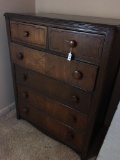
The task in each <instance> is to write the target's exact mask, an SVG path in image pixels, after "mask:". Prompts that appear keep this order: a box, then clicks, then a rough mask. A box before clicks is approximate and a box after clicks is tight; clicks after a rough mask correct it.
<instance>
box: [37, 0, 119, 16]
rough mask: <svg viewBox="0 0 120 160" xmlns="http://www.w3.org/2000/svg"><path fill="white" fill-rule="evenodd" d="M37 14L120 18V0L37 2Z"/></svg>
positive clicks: (46, 0) (39, 0) (45, 0)
mask: <svg viewBox="0 0 120 160" xmlns="http://www.w3.org/2000/svg"><path fill="white" fill-rule="evenodd" d="M36 12H49V13H65V14H74V15H85V16H95V17H110V18H118V19H119V18H120V0H36Z"/></svg>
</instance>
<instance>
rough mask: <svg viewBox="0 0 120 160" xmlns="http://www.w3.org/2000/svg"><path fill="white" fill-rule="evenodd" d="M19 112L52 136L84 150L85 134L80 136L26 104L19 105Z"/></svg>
mask: <svg viewBox="0 0 120 160" xmlns="http://www.w3.org/2000/svg"><path fill="white" fill-rule="evenodd" d="M19 112H20V114H21V115H22V116H24V117H25V118H27V119H28V120H30V121H32V122H34V123H36V124H37V125H39V126H40V127H42V128H43V129H45V130H47V131H48V132H50V133H51V134H52V135H54V136H56V137H58V138H59V139H61V140H63V141H65V142H67V143H68V144H70V145H72V146H74V147H75V148H78V149H79V150H80V148H82V144H83V139H84V134H80V133H78V132H77V131H75V130H73V129H71V128H69V127H68V126H65V125H64V124H62V123H61V122H59V121H57V120H55V119H54V118H52V117H50V116H48V115H47V114H44V113H43V112H40V111H39V110H37V109H35V108H33V107H32V106H30V105H29V106H28V105H25V104H22V103H21V104H19Z"/></svg>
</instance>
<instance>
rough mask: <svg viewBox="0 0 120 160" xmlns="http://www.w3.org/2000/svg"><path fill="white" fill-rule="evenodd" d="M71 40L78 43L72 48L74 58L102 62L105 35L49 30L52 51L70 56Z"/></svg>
mask: <svg viewBox="0 0 120 160" xmlns="http://www.w3.org/2000/svg"><path fill="white" fill-rule="evenodd" d="M56 39H57V40H56ZM71 40H74V41H75V42H76V45H75V46H74V47H72V54H73V58H78V59H80V58H84V59H87V58H91V59H97V60H98V61H99V60H100V58H101V54H102V48H103V44H104V36H103V35H97V34H88V33H84V32H76V31H69V30H63V29H55V28H49V49H50V50H52V51H57V52H60V53H62V54H66V55H68V53H69V52H70V51H71V47H70V46H69V41H71Z"/></svg>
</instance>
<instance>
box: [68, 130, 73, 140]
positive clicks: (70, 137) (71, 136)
mask: <svg viewBox="0 0 120 160" xmlns="http://www.w3.org/2000/svg"><path fill="white" fill-rule="evenodd" d="M68 139H69V140H73V139H74V134H73V133H71V132H68Z"/></svg>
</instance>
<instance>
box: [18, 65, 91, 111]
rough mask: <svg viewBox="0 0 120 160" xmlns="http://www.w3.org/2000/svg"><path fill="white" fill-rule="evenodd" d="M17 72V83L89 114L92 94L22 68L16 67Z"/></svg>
mask: <svg viewBox="0 0 120 160" xmlns="http://www.w3.org/2000/svg"><path fill="white" fill-rule="evenodd" d="M15 72H16V81H17V83H19V84H22V85H26V86H29V87H32V88H33V89H36V90H38V91H40V92H41V93H43V94H45V95H47V96H48V97H51V98H52V99H55V100H57V101H60V102H61V103H64V104H66V105H69V106H70V107H71V108H74V109H76V110H79V111H81V112H83V113H89V109H90V104H91V98H92V97H91V94H89V93H86V92H84V91H81V90H79V89H77V88H74V87H70V86H69V85H66V84H64V83H62V82H59V81H56V80H54V79H52V78H49V77H47V76H44V75H42V74H38V73H37V72H33V71H30V70H27V69H24V68H22V67H20V66H15Z"/></svg>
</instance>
